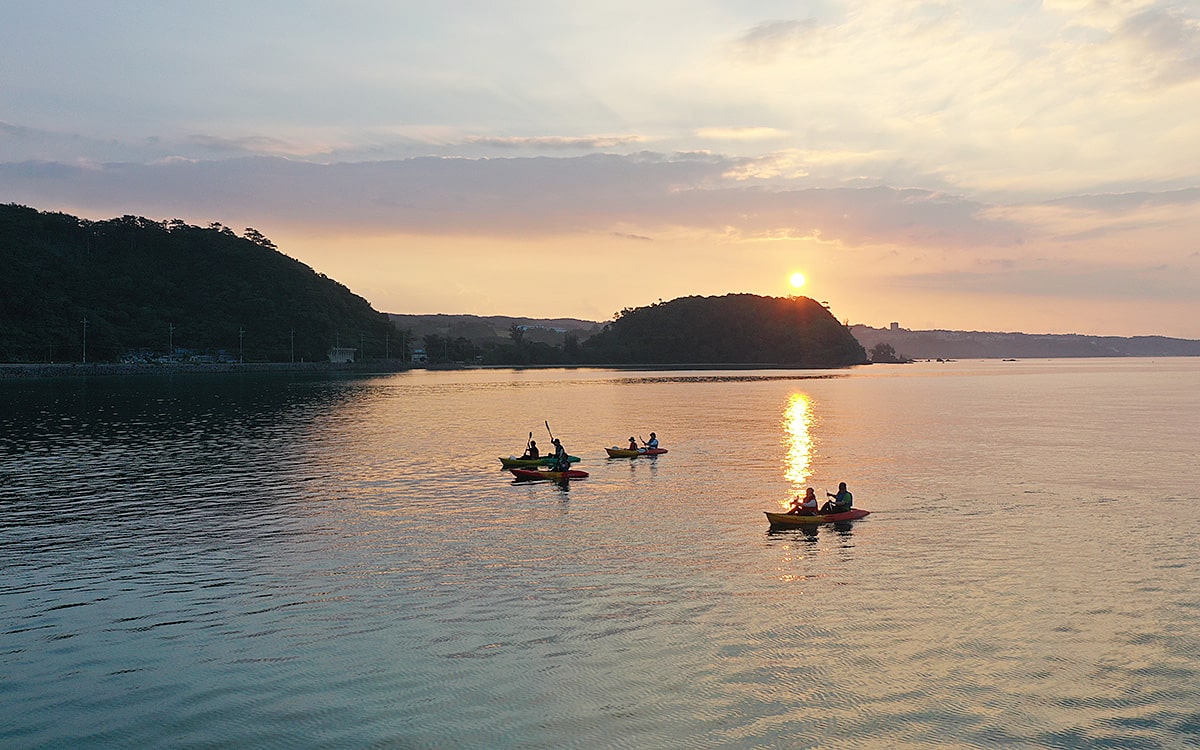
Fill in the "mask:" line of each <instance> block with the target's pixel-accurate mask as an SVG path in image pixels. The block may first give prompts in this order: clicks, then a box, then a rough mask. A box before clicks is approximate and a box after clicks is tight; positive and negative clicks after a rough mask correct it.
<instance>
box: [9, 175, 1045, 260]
mask: <svg viewBox="0 0 1200 750" xmlns="http://www.w3.org/2000/svg"><path fill="white" fill-rule="evenodd" d="M737 166H738V161H737V160H735V159H731V158H728V157H721V156H714V155H709V154H675V155H664V154H656V153H648V152H642V153H638V154H631V155H611V154H592V155H589V156H579V157H565V158H551V157H544V156H538V157H521V158H499V159H462V158H457V159H451V158H434V157H425V158H416V159H406V160H396V161H384V162H361V163H338V164H328V165H323V164H313V163H308V162H300V161H292V160H288V159H282V158H275V157H255V158H239V159H229V160H223V161H191V160H170V161H164V162H159V163H155V164H149V165H135V164H105V165H100V166H98V167H95V168H92V169H81V168H78V167H74V166H71V165H64V164H59V163H53V162H26V163H22V164H7V165H0V191H3V194H5V195H9V196H23V200H26V201H33V202H34V205H35V207H43V206H51V207H58V206H64V205H65V206H80V205H89V206H93V207H95V209H96V210H108V211H110V212H112V213H113V214H116V215H120V214H125V213H130V212H139V213H143V214H144V215H145V214H148V215H149V216H150V218H159V217H163V216H191V217H196V219H195V220H199V219H205V220H208V219H211V220H217V221H222V222H226V223H236V222H237V221H253V222H255V226H261V225H270V224H272V223H279V224H293V225H294V224H301V225H306V226H309V227H312V228H323V229H325V230H332V229H334V228H336V229H337V231H339V232H343V233H350V234H371V233H386V232H395V233H410V234H433V235H481V236H482V235H510V236H513V235H517V236H548V235H555V234H568V233H602V234H611V233H613V232H618V233H621V234H625V235H641V236H653V235H655V234H658V233H661V232H666V231H685V232H693V233H707V234H710V235H722V236H726V237H730V238H742V239H748V238H755V237H780V236H783V237H812V236H820V237H822V239H823V240H825V241H827V242H841V243H847V244H856V245H857V244H878V243H888V242H904V243H911V242H920V243H926V244H929V245H933V246H949V245H959V246H961V245H964V244H977V243H982V244H985V245H1001V246H1003V245H1009V244H1012V243H1014V242H1018V241H1019V240H1020V237H1021V233H1022V228H1021V227H1020V226H1019V225H1017V224H1014V223H1013V222H1011V221H1009V220H1008V219H1006V218H1003V217H1000V218H993V217H988V216H987V215H986V209H987V208H988V207H987V206H985V205H982V204H979V203H977V202H975V201H971V200H968V199H965V198H963V197H961V196H955V195H950V194H946V193H940V192H935V191H929V190H917V189H896V188H889V187H884V186H879V185H874V186H868V187H838V188H803V187H797V185H796V184H795V183H789V182H787V181H783V182H782V183H781V184H779V185H761V184H754V185H743V184H740V183H739V182H738V181H737V180H734V179H730V178H729V177H728V175H729V174H730V173H731V172H733V171H735V170H736V167H737ZM197 214H200V216H198V217H197V216H196V215H197ZM234 216H237V217H243V218H239V219H237V220H236V221H235V220H234V219H233V218H232V217H234Z"/></svg>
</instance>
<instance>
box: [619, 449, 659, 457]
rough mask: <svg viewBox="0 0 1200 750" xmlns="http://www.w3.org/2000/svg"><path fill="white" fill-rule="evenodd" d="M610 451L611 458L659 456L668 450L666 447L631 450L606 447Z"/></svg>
mask: <svg viewBox="0 0 1200 750" xmlns="http://www.w3.org/2000/svg"><path fill="white" fill-rule="evenodd" d="M604 450H606V451H608V457H609V458H637V457H638V456H658V455H661V454H663V453H666V452H667V449H666V448H638V449H637V450H635V451H634V450H630V449H628V448H605V449H604Z"/></svg>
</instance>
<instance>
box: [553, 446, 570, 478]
mask: <svg viewBox="0 0 1200 750" xmlns="http://www.w3.org/2000/svg"><path fill="white" fill-rule="evenodd" d="M550 442H551V443H553V444H554V470H555V471H566V470H567V469H570V468H571V458H570V457H569V456H568V455H567V449H566V448H564V447H563V444H562V441H561V440H559V439H558V438H554V439H553V440H551V441H550Z"/></svg>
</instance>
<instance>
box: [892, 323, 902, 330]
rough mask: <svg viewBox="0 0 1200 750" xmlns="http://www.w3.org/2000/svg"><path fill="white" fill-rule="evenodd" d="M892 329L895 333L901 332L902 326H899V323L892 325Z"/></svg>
mask: <svg viewBox="0 0 1200 750" xmlns="http://www.w3.org/2000/svg"><path fill="white" fill-rule="evenodd" d="M891 329H892V330H893V331H899V330H900V324H899V323H892V325H891Z"/></svg>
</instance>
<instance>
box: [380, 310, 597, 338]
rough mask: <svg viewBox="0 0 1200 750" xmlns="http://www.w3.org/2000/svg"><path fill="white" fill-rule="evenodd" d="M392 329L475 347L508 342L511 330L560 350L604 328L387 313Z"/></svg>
mask: <svg viewBox="0 0 1200 750" xmlns="http://www.w3.org/2000/svg"><path fill="white" fill-rule="evenodd" d="M387 316H388V320H390V321H391V323H392V325H394V326H395V327H397V328H399V329H401V330H407V331H409V332H411V333H412V335H413V338H414V340H415V341H418V342H419V341H421V340H422V339H424V338H425V337H426V336H428V335H430V334H433V335H436V336H442V337H449V338H452V339H453V338H458V337H460V336H461V337H462V338H465V339H468V340H469V341H471V342H473V343H475V344H484V343H495V342H507V341H509V340H510V339H511V332H512V328H513V326H517V327H518V328H521V329H522V330H523V331H524V337H525V340H527V341H531V342H542V343H546V344H550V345H551V346H562V345H563V342H564V340H565V339H566V335H567V334H568V333H574V334H576V336H577V337H578V338H580V339H585V338H587V337H589V336H591V335H592V334H593V333H596V332H598V331H599V330H600V329H601V328H603V327H604V324H603V323H597V322H595V321H591V320H579V319H577V318H522V317H514V316H508V315H448V314H440V313H439V314H435V315H405V314H400V313H388V314H387Z"/></svg>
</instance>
